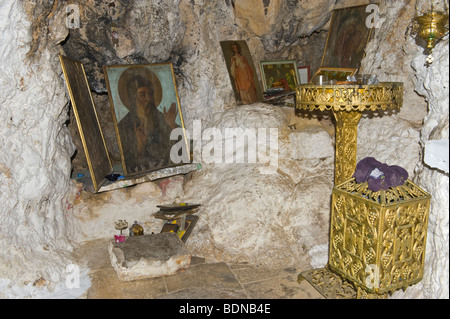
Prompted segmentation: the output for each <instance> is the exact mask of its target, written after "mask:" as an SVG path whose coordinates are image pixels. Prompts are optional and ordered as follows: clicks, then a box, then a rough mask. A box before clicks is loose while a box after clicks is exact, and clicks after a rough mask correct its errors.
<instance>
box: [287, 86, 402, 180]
mask: <svg viewBox="0 0 450 319" xmlns="http://www.w3.org/2000/svg"><path fill="white" fill-rule="evenodd" d="M296 94H297V95H296V106H295V108H296V112H298V111H301V110H304V111H314V110H318V111H321V112H324V111H331V112H332V113H333V115H334V118H335V119H336V154H335V155H336V156H335V177H334V183H335V185H337V184H340V183H342V182H344V181H345V180H347V179H349V178H350V177H351V176H352V174H353V172H354V171H355V167H356V146H357V137H358V123H359V119H360V118H361V115H362V113H363V112H364V111H368V110H370V111H377V110H383V111H385V110H399V109H400V107H401V106H402V104H403V83H401V82H384V83H380V84H378V85H314V84H303V85H298V86H297V91H296Z"/></svg>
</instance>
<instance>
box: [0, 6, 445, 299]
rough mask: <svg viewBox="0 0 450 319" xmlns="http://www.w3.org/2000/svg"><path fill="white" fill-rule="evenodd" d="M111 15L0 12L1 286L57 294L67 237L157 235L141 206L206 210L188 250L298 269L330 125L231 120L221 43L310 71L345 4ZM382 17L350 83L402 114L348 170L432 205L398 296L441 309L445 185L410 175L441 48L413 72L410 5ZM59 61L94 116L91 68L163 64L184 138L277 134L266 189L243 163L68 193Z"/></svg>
mask: <svg viewBox="0 0 450 319" xmlns="http://www.w3.org/2000/svg"><path fill="white" fill-rule="evenodd" d="M113 2H114V3H115V7H114V10H111V8H110V7H108V5H107V4H108V3H107V2H104V1H100V0H88V1H86V2H84V3H85V5H83V6H80V7H81V9H82V10H81V15H82V16H81V23H82V27H81V28H80V29H71V30H68V29H67V28H66V27H65V15H66V12H65V2H63V1H44V0H41V1H33V2H27V5H25V6H24V7H22V5H23V4H24V2H22V1H18V0H17V1H14V0H9V1H2V2H1V4H0V15H1V19H0V31H1V32H0V34H1V38H0V56H1V59H2V60H1V65H2V73H1V74H0V76H1V81H2V93H1V94H0V118H1V120H2V121H0V138H1V144H0V147H1V153H0V180H1V183H0V191H1V193H0V196H1V200H2V203H3V207H2V210H1V215H0V217H1V219H2V224H1V226H0V227H1V233H0V245H1V246H0V278H2V277H3V278H9V279H13V282H14V283H19V282H24V281H26V282H34V281H35V280H37V279H39V278H40V277H43V278H44V279H45V280H47V281H58V280H60V279H61V278H62V277H63V275H64V270H65V267H66V266H67V264H68V263H70V255H69V252H70V250H71V245H70V243H71V240H72V239H74V240H76V241H82V240H88V239H93V238H98V237H106V236H109V234H111V233H112V232H114V230H113V222H114V221H115V220H116V219H120V218H124V217H125V216H126V217H127V218H128V217H131V219H130V218H128V219H129V221H130V222H133V221H134V220H133V219H137V220H138V221H139V222H141V223H144V226H145V227H146V231H147V232H149V231H158V230H159V229H160V224H158V223H155V222H154V219H153V217H150V213H151V212H152V210H151V209H152V208H153V209H154V207H155V206H156V204H162V203H169V202H172V201H175V200H192V201H196V202H197V201H198V202H201V203H202V204H203V205H202V211H201V212H200V217H201V219H200V220H199V223H198V226H196V229H195V231H194V233H193V234H192V235H191V238H190V239H189V242H188V243H190V245H191V247H192V249H193V250H194V251H195V252H197V253H199V254H205V255H208V256H213V257H216V258H218V259H222V260H227V261H237V260H247V261H251V262H255V263H260V264H266V265H268V266H280V263H281V264H282V265H287V264H289V265H295V266H300V265H302V266H303V265H305V266H307V265H306V263H307V262H308V251H309V252H310V251H312V250H314V251H318V250H320V249H316V248H318V247H322V246H324V245H326V243H327V239H328V238H327V236H328V223H329V220H328V216H329V211H330V207H329V202H328V201H327V200H325V201H324V200H323V198H329V196H330V195H331V188H332V179H333V154H332V152H331V150H332V148H333V127H332V125H331V122H330V121H329V120H320V121H319V120H315V119H309V118H295V117H294V116H293V111H292V109H287V110H286V109H280V108H269V107H268V106H267V105H264V104H255V105H251V106H245V107H239V108H237V107H236V105H235V102H234V97H233V92H232V88H231V84H230V82H229V78H228V74H227V70H226V66H225V63H224V61H223V57H222V52H221V51H220V45H219V42H220V41H222V40H231V39H239V40H246V41H247V43H248V45H249V48H250V51H251V54H252V56H253V58H254V62H255V64H256V63H257V62H258V61H259V60H264V59H278V58H282V59H286V58H292V59H299V60H303V61H304V62H305V63H306V64H311V65H313V64H314V63H317V59H316V58H317V55H318V53H317V52H318V51H320V53H319V54H321V50H322V49H323V46H324V41H325V37H324V35H325V33H324V32H325V31H322V30H324V29H325V30H326V23H327V22H328V21H329V18H330V16H331V11H332V9H333V8H334V7H335V5H342V6H346V5H350V1H331V0H321V1H276V0H272V1H256V0H255V1H243V0H240V1H237V0H235V1H231V0H227V1H218V2H214V3H213V4H212V3H211V1H203V0H195V1H194V0H168V1H152V2H149V1H143V0H142V1H140V0H135V1H130V2H127V3H128V5H127V6H122V5H123V4H124V3H125V2H123V1H122V2H120V1H114V0H111V1H110V2H109V3H113ZM351 4H354V3H351ZM249 5H253V6H252V9H251V10H252V11H251V12H252V14H249V13H248V11H249V9H248V6H249ZM380 10H381V14H382V15H381V17H382V18H385V20H384V22H383V23H382V24H381V27H380V28H379V29H377V30H376V33H375V37H374V39H373V41H371V42H370V43H369V45H368V47H367V50H366V51H367V54H366V57H365V59H364V60H363V63H362V72H364V73H375V74H377V75H378V76H379V78H380V79H381V80H383V81H401V82H404V83H405V102H404V105H403V108H402V110H401V111H400V112H399V113H398V114H384V115H383V116H379V115H367V116H365V117H364V118H363V119H361V122H360V125H359V136H358V159H361V158H362V157H365V156H375V157H377V158H378V159H379V160H381V161H384V162H387V163H390V164H397V165H402V166H404V167H405V168H407V170H408V172H409V173H410V176H411V178H414V179H415V180H416V181H417V182H418V183H419V185H420V186H422V187H424V188H425V189H426V190H427V191H429V192H430V193H431V194H432V196H433V202H432V211H431V214H430V229H429V240H428V247H427V262H426V266H425V269H426V274H425V278H424V280H423V282H422V283H420V284H418V285H416V286H414V287H412V288H409V289H407V290H406V292H405V293H403V292H398V293H396V295H395V297H398V298H414V297H427V298H441V297H447V298H448V174H444V173H442V172H440V171H437V170H434V169H431V168H429V167H426V166H424V165H422V164H421V161H422V155H421V154H422V152H423V144H424V142H425V141H427V140H429V139H445V138H448V91H447V90H448V39H447V40H445V41H443V42H442V43H440V44H439V45H438V48H437V49H436V61H435V63H434V65H433V66H432V67H431V68H428V69H426V68H423V62H424V57H423V56H422V55H421V54H418V52H417V51H418V50H419V49H418V47H417V45H416V43H415V41H414V40H413V39H412V38H411V37H410V36H409V35H408V34H405V31H406V30H407V27H408V24H409V22H410V20H411V18H412V16H413V14H414V1H411V0H403V1H395V2H391V1H380ZM113 22H114V23H116V24H117V25H118V26H119V27H120V29H119V39H118V41H119V45H118V46H114V44H113V42H112V40H111V37H110V31H111V25H112V23H113ZM261 22H264V23H261ZM83 23H84V24H83ZM149 25H151V28H149V27H148V26H149ZM305 43H306V44H307V46H302V44H305ZM318 48H322V49H318ZM419 51H420V50H419ZM58 53H64V54H67V55H68V56H70V57H73V58H76V59H79V60H81V61H82V62H83V63H84V64H85V66H86V71H87V75H88V77H89V82H90V84H91V89H92V91H93V93H94V99H95V102H96V105H97V106H98V107H99V108H100V109H104V110H106V111H105V112H108V111H109V106H108V103H107V96H106V91H105V86H104V80H103V74H102V70H101V68H102V66H103V65H110V64H126V63H153V62H163V61H172V62H173V63H174V68H175V76H176V80H177V88H178V90H179V95H180V102H181V106H182V108H183V110H184V115H185V119H186V124H187V128H188V129H189V130H191V129H192V125H193V121H194V120H201V121H202V125H203V128H204V129H206V128H214V127H216V128H220V129H222V128H226V127H230V126H231V127H235V128H249V127H250V128H258V127H261V128H262V127H265V128H270V127H276V128H278V129H279V132H280V136H279V151H280V153H279V161H278V169H277V170H276V172H273V174H270V175H264V176H263V175H261V174H260V171H258V168H256V169H255V167H254V165H250V164H239V165H235V164H227V165H225V164H223V165H222V164H221V165H204V169H203V170H202V171H200V172H198V173H195V174H192V175H191V176H189V177H186V178H173V179H171V180H170V181H169V182H167V181H165V182H162V181H160V182H157V183H147V184H143V185H139V186H138V187H134V188H130V189H123V190H117V191H114V192H110V193H107V194H97V195H90V194H87V193H86V192H83V191H78V189H77V188H76V187H75V186H74V185H73V184H72V182H71V181H70V179H69V176H70V169H71V162H70V157H71V155H72V154H73V151H74V145H73V143H72V138H71V136H70V134H69V133H68V129H67V127H66V126H65V123H66V121H67V120H68V119H69V115H68V111H69V110H68V101H69V99H68V94H67V90H66V88H65V83H64V79H63V77H62V74H61V69H60V66H59V61H58V59H57V55H58ZM419 53H421V52H419ZM411 61H413V63H412V64H411ZM442 70H447V74H446V75H445V74H444V75H443V76H441V74H442ZM444 73H445V72H444ZM416 92H417V93H416ZM424 97H425V98H424ZM427 102H428V104H427ZM427 106H428V113H427ZM105 114H106V113H105ZM425 116H426V117H425ZM424 117H425V122H424V123H423V124H424V126H423V128H421V125H422V120H423V119H424ZM105 118H106V115H105ZM105 123H108V121H106V120H105V121H104V122H103V123H102V125H104V124H105ZM109 123H111V122H109ZM292 124H296V128H294V129H291V128H290V127H289V126H291V125H292ZM110 128H111V127H110ZM73 132H75V130H74V131H73ZM73 132H72V133H73ZM72 137H73V135H72ZM111 139H112V137H111ZM112 140H113V139H112ZM319 143H320V145H321V146H322V147H321V148H320V149H318V148H317V147H315V146H316V145H317V144H319ZM77 148H79V150H78V151H79V152H80V151H81V149H80V146H79V145H77ZM416 166H417V167H416ZM327 192H328V195H327ZM318 194H319V195H318ZM244 195H245V196H244ZM130 212H132V213H131V214H130ZM241 234H242V235H241ZM325 253H326V252H325ZM315 265H316V264H315Z"/></svg>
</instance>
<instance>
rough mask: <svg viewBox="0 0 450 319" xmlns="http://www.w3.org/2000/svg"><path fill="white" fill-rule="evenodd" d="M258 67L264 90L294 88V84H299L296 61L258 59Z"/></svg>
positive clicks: (291, 89)
mask: <svg viewBox="0 0 450 319" xmlns="http://www.w3.org/2000/svg"><path fill="white" fill-rule="evenodd" d="M259 67H260V71H261V81H262V83H263V88H264V91H265V92H267V91H269V90H280V91H281V92H291V91H295V90H296V86H297V85H298V84H299V81H298V69H297V61H295V60H277V61H260V62H259Z"/></svg>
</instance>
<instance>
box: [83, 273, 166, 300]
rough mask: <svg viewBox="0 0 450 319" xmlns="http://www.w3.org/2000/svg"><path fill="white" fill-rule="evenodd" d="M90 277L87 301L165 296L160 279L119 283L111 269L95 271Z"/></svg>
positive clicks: (163, 284)
mask: <svg viewBox="0 0 450 319" xmlns="http://www.w3.org/2000/svg"><path fill="white" fill-rule="evenodd" d="M90 276H91V280H92V285H91V288H90V289H89V290H88V293H87V299H151V298H155V297H158V296H160V295H165V294H167V290H166V286H165V283H164V279H163V278H162V277H158V278H149V279H143V280H136V281H121V280H119V278H118V277H117V274H116V272H115V271H114V270H113V269H111V270H97V271H94V272H91V274H90Z"/></svg>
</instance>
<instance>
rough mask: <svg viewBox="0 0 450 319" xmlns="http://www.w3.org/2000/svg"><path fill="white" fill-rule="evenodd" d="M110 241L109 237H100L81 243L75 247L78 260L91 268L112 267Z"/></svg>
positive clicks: (75, 255)
mask: <svg viewBox="0 0 450 319" xmlns="http://www.w3.org/2000/svg"><path fill="white" fill-rule="evenodd" d="M108 243H109V240H108V239H98V240H92V241H88V242H84V243H82V244H80V245H79V246H78V247H75V249H74V257H75V260H76V262H77V263H78V264H80V265H86V266H87V267H89V269H91V270H97V269H112V265H111V261H110V259H109V252H108Z"/></svg>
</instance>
